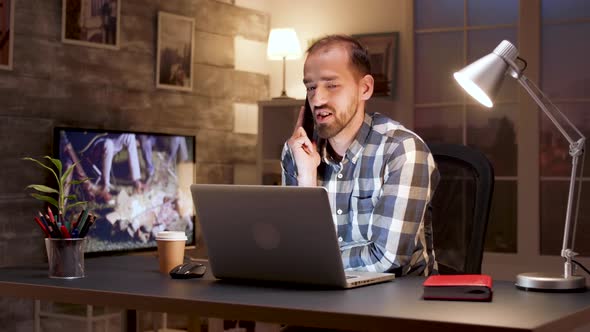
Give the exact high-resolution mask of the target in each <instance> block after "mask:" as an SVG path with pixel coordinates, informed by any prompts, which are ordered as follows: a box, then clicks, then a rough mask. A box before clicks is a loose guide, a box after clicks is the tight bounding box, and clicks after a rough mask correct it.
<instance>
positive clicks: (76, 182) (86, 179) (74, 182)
mask: <svg viewBox="0 0 590 332" xmlns="http://www.w3.org/2000/svg"><path fill="white" fill-rule="evenodd" d="M88 180H90V178H83V179H80V180H72V182H71V184H80V183H84V182H86V181H88Z"/></svg>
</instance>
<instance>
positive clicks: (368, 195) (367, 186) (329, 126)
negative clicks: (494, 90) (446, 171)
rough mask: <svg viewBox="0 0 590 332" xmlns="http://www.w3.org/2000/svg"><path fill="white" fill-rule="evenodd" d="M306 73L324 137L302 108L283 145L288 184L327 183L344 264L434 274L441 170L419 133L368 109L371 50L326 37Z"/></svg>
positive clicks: (337, 37)
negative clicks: (433, 213)
mask: <svg viewBox="0 0 590 332" xmlns="http://www.w3.org/2000/svg"><path fill="white" fill-rule="evenodd" d="M303 72H304V79H303V83H304V84H305V86H306V88H307V99H308V101H309V103H310V106H311V112H312V114H313V119H314V123H315V130H316V133H317V136H318V138H319V139H318V141H317V144H316V142H312V141H311V140H310V138H308V137H307V135H306V134H305V130H304V129H303V128H302V123H303V116H304V108H303V107H302V109H301V112H300V114H299V120H298V122H297V125H296V128H295V131H294V132H293V135H292V136H291V138H289V140H288V141H287V143H286V144H285V148H284V149H283V156H282V168H283V183H284V184H286V185H299V186H318V185H320V186H324V187H326V188H327V190H328V192H329V198H330V205H331V208H332V215H333V219H334V223H335V226H336V231H337V233H338V240H339V241H340V250H341V254H342V260H343V263H344V267H345V269H347V270H359V271H376V272H393V273H396V275H398V276H400V275H429V274H432V273H436V270H437V265H436V262H435V259H434V252H433V247H432V224H431V218H430V211H429V209H428V204H429V202H430V200H431V198H432V195H433V193H434V189H435V187H436V184H437V183H438V178H439V175H438V171H437V170H436V166H435V163H434V160H433V158H432V155H431V154H430V151H429V150H428V147H427V146H426V144H424V142H423V141H422V140H421V139H420V138H419V137H418V136H417V135H416V134H414V133H413V132H411V131H409V130H408V129H406V128H404V127H403V126H402V125H400V124H399V123H397V122H395V121H393V120H391V119H389V118H387V117H385V116H383V115H381V114H378V113H373V114H368V113H365V104H366V101H367V100H368V99H369V98H371V96H372V94H373V85H374V79H373V77H372V76H371V75H370V73H371V70H370V63H369V57H368V54H367V52H366V50H365V49H364V48H363V47H362V45H360V43H359V42H358V41H356V40H355V39H353V38H351V37H348V36H343V35H332V36H327V37H324V38H322V39H320V40H318V41H316V42H315V43H314V44H313V45H312V46H311V47H310V48H309V49H308V50H307V58H306V60H305V65H304V69H303Z"/></svg>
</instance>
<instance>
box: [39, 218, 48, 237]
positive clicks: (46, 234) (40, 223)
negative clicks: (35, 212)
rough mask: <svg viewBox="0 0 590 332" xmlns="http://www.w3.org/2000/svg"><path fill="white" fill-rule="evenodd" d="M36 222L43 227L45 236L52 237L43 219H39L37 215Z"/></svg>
mask: <svg viewBox="0 0 590 332" xmlns="http://www.w3.org/2000/svg"><path fill="white" fill-rule="evenodd" d="M35 222H36V223H37V225H39V227H41V230H42V231H43V233H45V236H47V237H51V235H49V232H48V231H47V228H45V226H44V225H43V223H42V222H41V220H39V218H37V217H35Z"/></svg>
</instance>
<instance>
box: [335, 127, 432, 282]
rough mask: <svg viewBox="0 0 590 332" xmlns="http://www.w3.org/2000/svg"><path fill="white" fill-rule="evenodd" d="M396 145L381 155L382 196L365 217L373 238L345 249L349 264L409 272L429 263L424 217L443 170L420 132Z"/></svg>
mask: <svg viewBox="0 0 590 332" xmlns="http://www.w3.org/2000/svg"><path fill="white" fill-rule="evenodd" d="M390 150H392V151H389V153H385V154H384V155H383V156H381V157H382V158H384V165H383V169H382V171H383V184H382V187H381V191H380V196H379V199H378V200H377V201H376V202H375V204H374V208H373V209H372V210H367V211H365V212H364V213H366V214H367V215H365V216H361V217H359V218H360V219H363V220H367V225H366V227H368V229H367V240H368V241H367V242H366V243H365V244H362V245H358V246H352V247H350V248H347V249H344V248H343V249H342V258H343V263H344V267H345V268H346V269H349V270H363V271H376V272H383V271H389V272H396V273H400V274H402V275H405V274H408V273H412V271H416V270H419V271H422V270H424V269H425V267H426V265H428V260H429V257H428V254H427V253H426V243H425V242H426V241H425V239H424V221H423V219H424V214H425V211H426V209H427V204H428V202H429V201H430V199H431V197H432V194H433V191H434V187H435V185H436V183H433V182H436V181H433V180H432V179H436V177H433V172H437V171H436V166H435V163H434V159H433V158H432V155H431V154H430V151H429V150H428V147H427V146H426V145H425V144H424V143H423V142H422V141H421V140H420V139H418V138H417V137H415V136H410V135H409V136H406V137H405V138H404V139H403V140H401V141H400V142H399V144H392V145H390ZM378 157H379V156H378ZM358 213H359V214H362V213H363V211H359V212H358ZM359 227H362V225H359Z"/></svg>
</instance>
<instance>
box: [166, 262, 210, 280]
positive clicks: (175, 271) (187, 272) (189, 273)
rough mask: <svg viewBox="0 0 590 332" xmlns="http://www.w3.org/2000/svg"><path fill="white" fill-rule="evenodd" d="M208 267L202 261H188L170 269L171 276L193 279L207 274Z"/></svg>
mask: <svg viewBox="0 0 590 332" xmlns="http://www.w3.org/2000/svg"><path fill="white" fill-rule="evenodd" d="M206 271H207V267H206V266H205V265H203V264H201V263H197V262H188V263H184V264H180V265H177V266H175V267H174V268H172V270H170V276H171V277H172V278H173V279H192V278H200V277H202V276H203V275H205V272H206Z"/></svg>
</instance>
